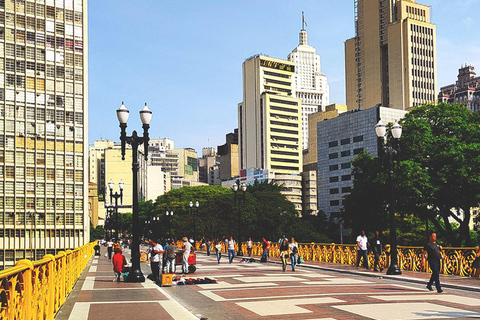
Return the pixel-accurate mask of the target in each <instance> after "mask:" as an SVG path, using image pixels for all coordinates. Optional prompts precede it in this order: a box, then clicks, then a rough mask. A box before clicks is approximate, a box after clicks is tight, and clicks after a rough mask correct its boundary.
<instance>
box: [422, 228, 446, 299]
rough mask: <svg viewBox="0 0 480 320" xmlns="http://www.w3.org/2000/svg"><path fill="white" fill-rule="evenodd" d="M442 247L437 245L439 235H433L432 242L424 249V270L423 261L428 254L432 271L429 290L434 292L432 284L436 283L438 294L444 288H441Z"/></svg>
mask: <svg viewBox="0 0 480 320" xmlns="http://www.w3.org/2000/svg"><path fill="white" fill-rule="evenodd" d="M441 250H443V248H442V246H440V245H439V244H438V243H437V234H436V233H432V234H431V235H430V240H429V241H428V242H427V244H426V245H425V246H424V247H423V251H422V268H423V261H425V254H428V264H429V266H430V269H432V276H431V277H430V280H429V281H428V283H427V289H428V290H430V291H433V288H432V284H433V283H434V282H435V287H436V288H437V292H438V293H442V292H443V290H442V287H441V286H440V261H441V260H442V252H441Z"/></svg>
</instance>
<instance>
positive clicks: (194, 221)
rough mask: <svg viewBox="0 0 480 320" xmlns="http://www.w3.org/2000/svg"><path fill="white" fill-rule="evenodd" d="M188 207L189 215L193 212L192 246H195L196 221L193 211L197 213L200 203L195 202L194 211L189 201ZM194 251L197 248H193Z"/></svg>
mask: <svg viewBox="0 0 480 320" xmlns="http://www.w3.org/2000/svg"><path fill="white" fill-rule="evenodd" d="M188 205H189V206H190V214H192V211H193V245H194V246H195V244H196V241H197V221H196V217H195V211H197V212H196V213H198V207H199V206H200V203H198V201H195V207H196V210H193V202H192V201H190V203H189V204H188ZM196 249H197V248H195V250H196Z"/></svg>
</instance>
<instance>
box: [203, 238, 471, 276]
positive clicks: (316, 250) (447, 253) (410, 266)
mask: <svg viewBox="0 0 480 320" xmlns="http://www.w3.org/2000/svg"><path fill="white" fill-rule="evenodd" d="M197 247H198V244H197ZM211 248H212V250H213V244H212V247H211ZM224 248H225V246H224V244H223V241H222V251H224ZM235 250H237V246H236V245H235ZM242 252H243V254H244V255H246V254H247V244H246V243H242ZM477 252H478V247H476V248H444V250H443V251H442V263H441V269H440V273H443V274H450V275H459V276H467V277H478V276H479V274H480V269H479V270H477V269H475V268H473V267H472V262H473V260H475V258H476V256H477V254H476V253H477ZM262 253H263V248H262V243H261V242H254V243H253V247H252V255H254V256H260V255H262ZM268 255H269V257H276V258H278V257H280V251H279V244H278V243H277V242H272V243H271V245H270V250H269V252H268ZM298 256H299V257H302V259H303V260H305V261H319V262H330V263H338V264H349V265H355V264H356V262H357V249H356V245H354V244H344V245H338V244H335V243H331V244H324V243H299V244H298ZM374 259H375V257H374V255H373V253H372V252H370V253H369V255H368V265H369V267H372V268H373V263H374ZM389 265H390V246H389V245H386V246H385V250H384V251H383V252H382V254H381V255H380V266H382V267H383V268H387V267H388V266H389ZM398 265H399V267H400V268H401V269H402V270H410V271H420V272H430V268H429V266H428V261H422V247H405V246H399V247H398Z"/></svg>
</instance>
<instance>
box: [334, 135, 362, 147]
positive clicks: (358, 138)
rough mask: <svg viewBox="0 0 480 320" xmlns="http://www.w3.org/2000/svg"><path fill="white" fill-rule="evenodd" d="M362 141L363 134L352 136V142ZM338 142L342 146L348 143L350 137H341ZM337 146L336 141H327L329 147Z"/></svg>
mask: <svg viewBox="0 0 480 320" xmlns="http://www.w3.org/2000/svg"><path fill="white" fill-rule="evenodd" d="M361 141H363V135H362V136H355V137H353V142H354V143H355V142H361ZM340 144H341V145H342V146H343V145H346V144H350V138H345V139H342V140H340ZM336 146H338V141H330V142H329V143H328V147H329V148H333V147H336Z"/></svg>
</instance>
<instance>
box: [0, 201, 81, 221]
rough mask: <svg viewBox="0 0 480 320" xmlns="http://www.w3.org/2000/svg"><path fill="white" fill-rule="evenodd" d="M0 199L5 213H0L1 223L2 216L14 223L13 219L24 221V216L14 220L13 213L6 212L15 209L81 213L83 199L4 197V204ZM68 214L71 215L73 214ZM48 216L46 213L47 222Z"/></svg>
mask: <svg viewBox="0 0 480 320" xmlns="http://www.w3.org/2000/svg"><path fill="white" fill-rule="evenodd" d="M0 199H1V201H0V205H1V207H0V208H1V209H2V211H3V210H5V211H6V212H5V213H3V212H1V213H0V222H1V221H2V215H3V216H4V217H5V218H6V219H8V220H11V221H12V222H14V220H15V219H17V220H19V221H24V220H25V216H24V215H19V216H18V217H17V218H15V214H13V212H10V213H9V212H8V210H12V211H13V210H14V209H15V208H16V209H17V210H24V208H26V209H27V210H37V211H39V210H40V211H53V210H58V211H65V210H69V211H72V212H73V211H74V210H75V211H77V212H82V211H83V199H68V198H67V199H63V198H23V197H16V198H14V197H5V203H4V201H3V198H0ZM67 214H69V213H67ZM70 214H72V215H73V213H70ZM49 215H50V213H47V221H48V217H49Z"/></svg>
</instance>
